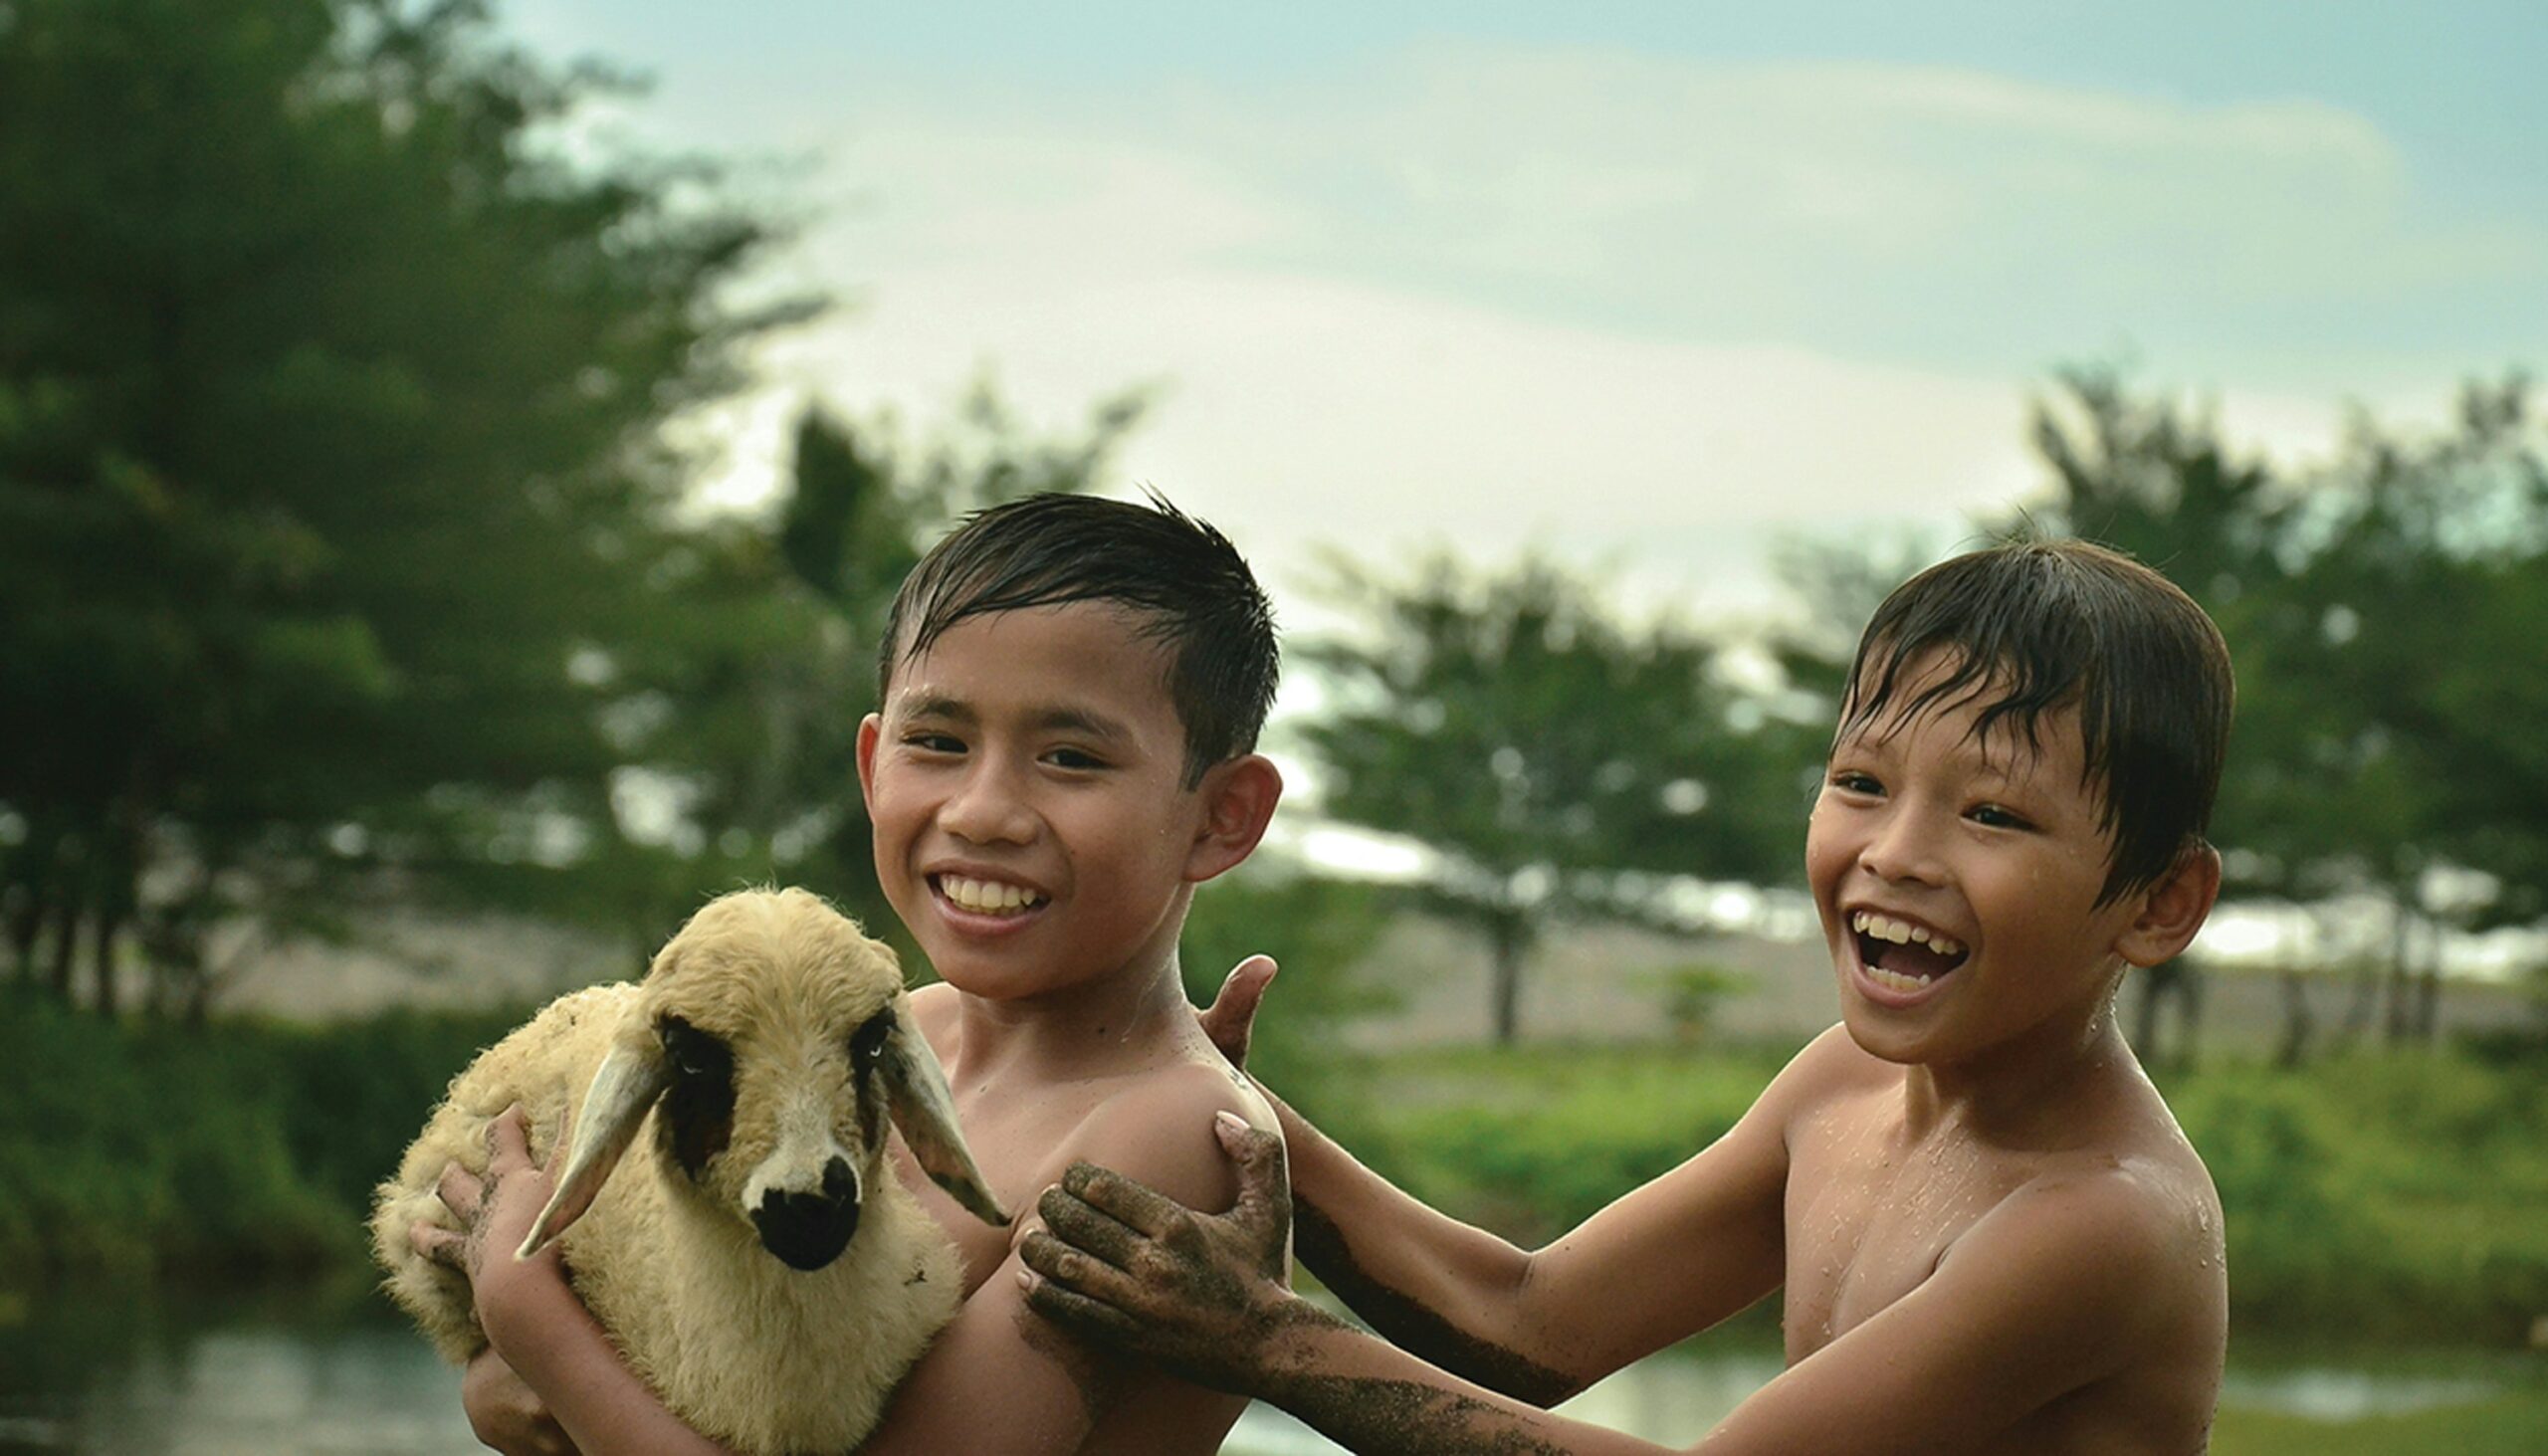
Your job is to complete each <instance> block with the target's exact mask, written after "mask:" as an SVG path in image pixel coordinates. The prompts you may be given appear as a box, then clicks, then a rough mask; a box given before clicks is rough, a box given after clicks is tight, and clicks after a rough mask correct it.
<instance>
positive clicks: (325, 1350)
mask: <svg viewBox="0 0 2548 1456" xmlns="http://www.w3.org/2000/svg"><path fill="white" fill-rule="evenodd" d="M1778 1371H1779V1360H1778V1355H1777V1352H1776V1351H1774V1350H1769V1349H1765V1348H1763V1347H1762V1346H1761V1345H1760V1344H1759V1343H1758V1342H1757V1341H1752V1340H1745V1339H1740V1338H1735V1339H1729V1340H1726V1341H1720V1342H1701V1343H1699V1344H1698V1345H1696V1346H1694V1347H1691V1348H1686V1349H1684V1350H1681V1351H1675V1352H1666V1353H1664V1354H1661V1355H1658V1356H1655V1357H1654V1358H1652V1359H1649V1360H1646V1361H1644V1362H1642V1363H1640V1364H1638V1365H1635V1366H1632V1367H1631V1368H1629V1369H1626V1370H1622V1371H1620V1372H1619V1373H1618V1374H1616V1375H1614V1376H1612V1377H1611V1378H1610V1379H1608V1380H1605V1381H1603V1382H1601V1383H1600V1384H1599V1385H1596V1386H1594V1387H1593V1389H1591V1390H1588V1391H1586V1392H1585V1393H1584V1394H1583V1395H1581V1396H1579V1397H1578V1398H1577V1399H1576V1400H1575V1401H1573V1402H1571V1403H1570V1404H1569V1405H1568V1406H1567V1407H1566V1409H1567V1411H1568V1413H1570V1414H1573V1415H1577V1416H1580V1417H1582V1418H1584V1419H1586V1420H1590V1421H1593V1422H1594V1423H1596V1424H1600V1425H1604V1426H1609V1427H1611V1428H1613V1429H1618V1430H1624V1431H1629V1432H1632V1433H1635V1434H1638V1435H1642V1436H1646V1437H1648V1438H1650V1439H1656V1440H1662V1441H1667V1442H1670V1443H1672V1444H1676V1445H1678V1444H1684V1443H1687V1442H1690V1441H1694V1440H1696V1439H1697V1438H1698V1436H1699V1435H1700V1434H1701V1433H1703V1432H1704V1431H1706V1430H1707V1428H1708V1427H1709V1426H1711V1425H1713V1424H1714V1423H1715V1422H1716V1421H1718V1420H1719V1419H1721V1418H1723V1417H1724V1415H1725V1414H1726V1413H1727V1412H1728V1411H1730V1410H1732V1409H1733V1408H1734V1406H1735V1405H1736V1404H1737V1403H1739V1402H1740V1401H1741V1400H1742V1399H1743V1398H1744V1397H1745V1396H1746V1395H1748V1394H1750V1393H1751V1392H1752V1391H1753V1390H1755V1389H1757V1388H1759V1387H1760V1386H1761V1385H1762V1384H1763V1383H1764V1382H1766V1381H1768V1380H1769V1379H1771V1378H1772V1377H1773V1376H1775V1375H1776V1374H1777V1373H1778ZM2542 1383H2543V1379H2542V1374H2541V1370H2540V1362H2539V1361H2538V1360H2537V1359H2536V1358H2535V1357H2524V1356H2519V1355H2498V1354H2488V1353H2485V1352H2461V1353H2444V1354H2429V1355H2425V1356H2421V1357H2418V1358H2415V1359H2412V1360H2401V1359H2400V1358H2399V1357H2398V1356H2396V1355H2395V1354H2394V1353H2391V1352H2378V1351H2369V1350H2365V1351H2356V1352H2342V1351H2338V1352H2327V1351H2317V1352H2309V1353H2306V1354H2301V1355H2294V1356H2283V1357H2276V1356H2272V1355H2270V1354H2266V1355H2261V1356H2258V1357H2254V1358H2242V1359H2241V1360H2239V1361H2237V1362H2234V1363H2233V1365H2232V1368H2231V1371H2230V1379H2229V1382H2228V1385H2227V1387H2226V1390H2225V1394H2224V1400H2223V1404H2224V1407H2225V1409H2226V1410H2248V1411H2270V1412H2278V1413H2281V1414H2284V1415H2290V1416H2296V1417H2302V1418H2306V1419H2309V1420H2313V1421H2319V1422H2327V1423H2330V1424H2337V1425H2341V1424H2344V1423H2347V1422H2353V1421H2360V1420H2366V1419H2373V1418H2380V1419H2395V1418H2397V1417H2400V1416H2413V1415H2415V1414H2416V1413H2418V1412H2427V1411H2440V1412H2448V1411H2451V1410H2452V1409H2454V1408H2457V1407H2471V1406H2478V1405H2481V1404H2483V1403H2484V1402H2488V1401H2499V1397H2502V1396H2503V1395H2504V1394H2505V1393H2506V1392H2507V1391H2522V1390H2526V1391H2530V1392H2533V1393H2534V1394H2535V1393H2536V1392H2537V1391H2538V1390H2539V1388H2540V1386H2541V1385H2542ZM480 1449H481V1448H480V1447H479V1445H478V1443H477V1441H476V1439H475V1438H474V1437H472V1436H471V1434H470V1432H469V1425H468V1422H467V1421H466V1420H465V1419H464V1418H463V1417H462V1415H461V1411H460V1400H459V1378H458V1375H457V1374H456V1373H455V1372H454V1371H452V1370H451V1369H449V1368H447V1367H446V1366H444V1365H442V1364H441V1363H440V1362H438V1361H437V1360H436V1359H435V1358H434V1357H433V1355H432V1353H431V1352H430V1351H428V1350H427V1349H426V1347H425V1345H424V1342H423V1341H422V1340H420V1339H418V1338H417V1337H416V1336H415V1335H414V1334H412V1333H411V1332H410V1331H409V1330H408V1329H407V1328H406V1327H405V1326H404V1325H403V1324H401V1323H399V1321H398V1320H397V1317H396V1316H395V1315H394V1314H392V1313H390V1312H388V1311H387V1310H386V1309H385V1308H383V1307H380V1306H377V1305H376V1304H375V1303H374V1302H373V1301H371V1300H370V1299H368V1298H366V1297H364V1296H363V1295H361V1294H360V1293H359V1292H353V1293H342V1292H340V1293H337V1294H332V1295H329V1294H313V1293H309V1292H291V1293H284V1294H277V1293H275V1292H265V1293H261V1294H256V1295H249V1296H229V1297H217V1298H215V1297H197V1298H192V1299H173V1298H166V1297H149V1298H143V1297H137V1296H134V1295H131V1294H123V1295H112V1294H102V1293H97V1292H85V1293H69V1294H61V1295H56V1296H53V1297H50V1298H46V1299H43V1300H22V1301H19V1302H17V1303H14V1304H10V1303H0V1456H62V1453H93V1456H250V1453H255V1456H290V1453H303V1456H334V1453H357V1452H359V1453H371V1456H467V1453H471V1452H476V1451H478V1450H480ZM1223 1449H1224V1451H1225V1452H1226V1453H1228V1456H1312V1453H1330V1452H1334V1451H1335V1450H1336V1449H1337V1448H1336V1447H1335V1446H1333V1445H1330V1444H1329V1443H1328V1442H1326V1441H1325V1440H1323V1439H1322V1438H1321V1437H1319V1436H1318V1434H1317V1433H1316V1432H1314V1431H1311V1430H1309V1429H1307V1428H1306V1427H1304V1426H1302V1425H1300V1424H1299V1423H1297V1422H1295V1421H1293V1420H1292V1419H1291V1418H1289V1417H1288V1416H1285V1415H1283V1414H1282V1412H1280V1411H1276V1410H1271V1409H1267V1408H1265V1407H1261V1406H1259V1407H1252V1408H1250V1410H1249V1411H1248V1413H1247V1415H1246V1416H1245V1417H1244V1418H1243V1419H1242V1420H1241V1421H1240V1423H1239V1426H1238V1428H1237V1430H1235V1431H1234V1432H1233V1433H1232V1435H1231V1438H1230V1440H1229V1442H1228V1444H1227V1445H1226V1446H1225V1447H1224V1448H1223ZM2223 1449H2224V1456H2235V1453H2234V1452H2230V1451H2229V1450H2228V1448H2226V1447H2225V1448H2223ZM2400 1449H2406V1448H2405V1447H2401V1448H2400Z"/></svg>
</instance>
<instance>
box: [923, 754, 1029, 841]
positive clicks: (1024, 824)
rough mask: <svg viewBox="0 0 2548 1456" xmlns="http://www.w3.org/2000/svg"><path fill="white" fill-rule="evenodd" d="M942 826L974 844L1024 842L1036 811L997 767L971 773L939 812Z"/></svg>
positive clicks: (1026, 839) (957, 836) (987, 767)
mask: <svg viewBox="0 0 2548 1456" xmlns="http://www.w3.org/2000/svg"><path fill="white" fill-rule="evenodd" d="M938 823H939V827H940V828H942V829H945V830H946V831H947V832H948V833H950V834H953V835H955V836H956V838H958V839H961V840H964V841H966V842H968V843H971V844H1024V843H1025V842H1026V841H1028V840H1030V839H1032V838H1034V837H1035V814H1034V811H1033V810H1032V809H1031V808H1029V807H1028V806H1027V804H1026V801H1025V799H1024V798H1023V797H1022V796H1021V795H1019V794H1018V793H1017V792H1016V789H1015V786H1014V785H1012V784H1011V783H1009V781H1008V776H1007V775H1006V774H1004V773H1002V772H1000V771H999V770H998V769H997V768H996V767H995V766H985V767H984V768H981V769H978V770H976V771H975V772H973V773H970V774H967V775H966V776H965V778H964V782H963V783H962V785H960V786H959V787H958V788H957V789H956V792H955V793H954V794H953V795H951V796H949V798H948V800H947V802H946V803H945V804H944V805H942V806H941V807H940V809H939V813H938Z"/></svg>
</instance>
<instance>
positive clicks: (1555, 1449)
mask: <svg viewBox="0 0 2548 1456" xmlns="http://www.w3.org/2000/svg"><path fill="white" fill-rule="evenodd" d="M1266 1397H1267V1398H1268V1399H1271V1400H1273V1401H1275V1403H1277V1404H1279V1405H1281V1406H1282V1407H1283V1408H1284V1409H1286V1410H1289V1411H1291V1412H1292V1413H1293V1414H1294V1415H1297V1416H1299V1417H1301V1418H1302V1419H1303V1420H1306V1421H1308V1422H1309V1423H1310V1424H1312V1425H1314V1426H1316V1427H1318V1428H1319V1429H1320V1430H1322V1431H1324V1432H1326V1433H1327V1434H1328V1435H1330V1436H1332V1437H1335V1438H1337V1439H1338V1440H1340V1441H1342V1442H1344V1443H1345V1444H1348V1445H1351V1446H1353V1447H1354V1448H1355V1449H1357V1450H1366V1451H1386V1452H1388V1453H1390V1456H1566V1451H1565V1448H1564V1447H1562V1446H1558V1445H1555V1444H1553V1443H1551V1442H1549V1441H1545V1440H1542V1439H1541V1438H1539V1437H1538V1436H1534V1435H1532V1434H1530V1433H1529V1432H1527V1431H1515V1430H1506V1431H1488V1430H1482V1429H1480V1428H1479V1426H1478V1421H1479V1420H1480V1419H1481V1418H1486V1419H1505V1420H1509V1419H1513V1417H1511V1416H1508V1415H1506V1414H1505V1413H1504V1412H1501V1411H1498V1410H1497V1409H1496V1408H1495V1407H1494V1406H1491V1405H1489V1404H1487V1403H1486V1402H1485V1401H1482V1400H1479V1399H1478V1398H1477V1397H1475V1396H1473V1395H1462V1394H1460V1393H1458V1392H1457V1391H1452V1390H1437V1389H1435V1388H1433V1387H1432V1386H1430V1385H1424V1384H1419V1383H1417V1382H1415V1381H1413V1380H1383V1379H1377V1378H1360V1379H1357V1378H1352V1377H1348V1376H1344V1375H1303V1376H1300V1377H1298V1378H1296V1379H1289V1380H1284V1381H1282V1382H1280V1383H1279V1384H1278V1385H1276V1386H1275V1387H1274V1388H1272V1389H1270V1390H1268V1391H1267V1392H1266Z"/></svg>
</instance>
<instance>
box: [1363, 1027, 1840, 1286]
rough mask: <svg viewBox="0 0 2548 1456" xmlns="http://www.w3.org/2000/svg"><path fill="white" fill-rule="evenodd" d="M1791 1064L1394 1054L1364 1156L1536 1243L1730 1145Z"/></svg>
mask: <svg viewBox="0 0 2548 1456" xmlns="http://www.w3.org/2000/svg"><path fill="white" fill-rule="evenodd" d="M1791 1050H1792V1049H1791ZM1785 1061H1786V1051H1785V1050H1781V1049H1762V1048H1750V1047H1745V1048H1730V1049H1726V1050H1723V1051H1719V1050H1715V1049H1711V1051H1710V1052H1709V1053H1708V1054H1707V1055H1706V1056H1704V1057H1700V1056H1692V1055H1689V1054H1687V1053H1685V1052H1681V1051H1679V1050H1677V1049H1657V1048H1636V1049H1628V1048H1615V1047H1562V1046H1534V1047H1531V1048H1529V1049H1528V1050H1527V1051H1521V1050H1508V1051H1505V1052H1502V1053H1500V1054H1497V1055H1494V1056H1492V1057H1487V1056H1481V1055H1480V1054H1479V1053H1478V1052H1477V1051H1474V1050H1460V1051H1449V1052H1427V1053H1420V1054H1413V1055H1409V1056H1404V1057H1398V1058H1392V1059H1390V1060H1389V1061H1387V1062H1386V1063H1384V1064H1383V1065H1382V1066H1381V1067H1380V1070H1379V1092H1378V1096H1379V1100H1380V1104H1381V1106H1382V1107H1383V1108H1385V1109H1387V1110H1388V1111H1387V1115H1386V1117H1385V1118H1384V1119H1383V1121H1382V1124H1381V1126H1380V1129H1379V1130H1377V1131H1378V1133H1379V1136H1380V1142H1379V1143H1378V1144H1376V1145H1374V1146H1371V1147H1359V1146H1358V1147H1357V1148H1356V1151H1357V1152H1359V1153H1362V1154H1363V1155H1364V1156H1365V1158H1366V1160H1367V1161H1369V1162H1371V1163H1372V1165H1373V1166H1374V1167H1376V1168H1379V1169H1380V1170H1381V1171H1382V1172H1384V1173H1386V1174H1388V1175H1389V1176H1390V1177H1391V1178H1393V1179H1396V1180H1397V1181H1398V1182H1400V1183H1401V1185H1403V1186H1404V1187H1406V1188H1407V1189H1408V1190H1409V1191H1411V1192H1413V1193H1415V1194H1416V1196H1418V1197H1420V1198H1423V1199H1424V1200H1425V1201H1427V1202H1429V1203H1432V1204H1434V1205H1435V1206H1437V1207H1440V1208H1443V1209H1445V1210H1446V1211H1449V1212H1451V1213H1453V1214H1455V1215H1456V1216H1459V1217H1462V1218H1467V1219H1470V1220H1473V1221H1476V1222H1478V1223H1480V1224H1481V1225H1482V1226H1484V1227H1488V1228H1492V1229H1494V1230H1495V1231H1496V1232H1498V1233H1500V1234H1503V1235H1505V1236H1506V1237H1508V1238H1511V1239H1514V1240H1515V1241H1517V1242H1520V1243H1522V1244H1524V1245H1526V1246H1532V1245H1537V1244H1539V1243H1543V1242H1546V1241H1547V1240H1549V1239H1553V1238H1555V1237H1557V1236H1558V1235H1559V1234H1562V1233H1564V1232H1566V1231H1567V1230H1568V1229H1570V1228H1573V1227H1574V1226H1575V1225H1577V1224H1579V1223H1581V1222H1583V1221H1584V1220H1585V1219H1587V1218H1589V1217H1591V1216H1592V1215H1593V1214H1594V1213H1596V1212H1598V1211H1599V1210H1600V1209H1601V1208H1602V1207H1604V1206H1606V1205H1607V1204H1608V1203H1609V1202H1610V1201H1611V1200H1612V1199H1614V1198H1617V1197H1618V1196H1619V1195H1620V1194H1622V1193H1625V1192H1627V1191H1628V1190H1629V1189H1631V1188H1634V1187H1636V1186H1637V1185H1639V1184H1641V1183H1644V1182H1648V1181H1650V1180H1652V1179H1654V1178H1656V1177H1659V1176H1661V1175H1662V1174H1664V1173H1666V1172H1669V1171H1670V1170H1671V1169H1673V1168H1674V1167H1677V1166H1679V1165H1680V1164H1681V1163H1682V1162H1683V1161H1685V1160H1687V1159H1688V1158H1689V1157H1690V1156H1691V1155H1692V1154H1694V1153H1696V1152H1697V1151H1698V1150H1699V1149H1701V1148H1703V1147H1705V1146H1707V1145H1708V1144H1710V1143H1713V1142H1715V1141H1716V1140H1717V1139H1718V1138H1720V1137H1722V1136H1724V1134H1725V1133H1726V1131H1727V1130H1729V1129H1731V1128H1732V1127H1733V1126H1734V1125H1735V1123H1736V1122H1737V1121H1739V1120H1740V1119H1741V1118H1742V1116H1743V1114H1744V1113H1745V1111H1747V1110H1748V1109H1749V1108H1750V1107H1751V1106H1752V1103H1753V1101H1754V1100H1755V1099H1756V1098H1758V1097H1759V1096H1760V1094H1761V1089H1762V1088H1764V1087H1766V1086H1768V1085H1769V1082H1770V1079H1771V1078H1772V1077H1774V1076H1776V1075H1777V1073H1778V1069H1779V1068H1780V1067H1781V1066H1782V1065H1784V1064H1785Z"/></svg>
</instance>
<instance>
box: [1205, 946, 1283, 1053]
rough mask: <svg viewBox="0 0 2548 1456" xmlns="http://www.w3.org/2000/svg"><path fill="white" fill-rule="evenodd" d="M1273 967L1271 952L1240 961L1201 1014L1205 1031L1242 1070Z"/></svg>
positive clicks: (1270, 981) (1216, 1045)
mask: <svg viewBox="0 0 2548 1456" xmlns="http://www.w3.org/2000/svg"><path fill="white" fill-rule="evenodd" d="M1274 968H1275V967H1274V957H1272V956H1270V955H1251V956H1249V957H1247V958H1246V959H1245V960H1242V961H1240V962H1239V963H1238V964H1237V965H1236V966H1234V967H1232V969H1231V970H1230V973H1229V976H1228V978H1227V979H1225V980H1223V981H1222V982H1221V991H1220V994H1219V995H1216V996H1214V997H1213V998H1212V1004H1211V1005H1210V1006H1209V1007H1208V1008H1206V1009H1205V1010H1204V1011H1203V1012H1202V1013H1201V1020H1202V1023H1203V1034H1204V1035H1205V1036H1208V1037H1210V1038H1211V1039H1212V1045H1213V1046H1214V1047H1216V1048H1218V1049H1219V1051H1220V1054H1221V1055H1222V1056H1224V1057H1227V1058H1229V1061H1230V1065H1231V1066H1233V1067H1236V1068H1238V1069H1239V1070H1240V1071H1242V1072H1244V1071H1246V1070H1247V1043H1248V1039H1249V1037H1251V1036H1252V1035H1254V1033H1255V1031H1256V1013H1257V1011H1258V1009H1259V1008H1261V1007H1262V1006H1263V1005H1264V1004H1265V988H1266V987H1267V986H1270V985H1272V984H1273V983H1274Z"/></svg>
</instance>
